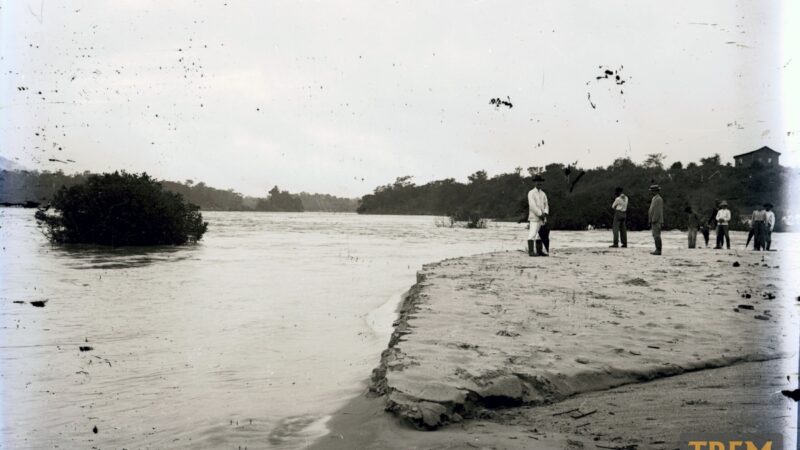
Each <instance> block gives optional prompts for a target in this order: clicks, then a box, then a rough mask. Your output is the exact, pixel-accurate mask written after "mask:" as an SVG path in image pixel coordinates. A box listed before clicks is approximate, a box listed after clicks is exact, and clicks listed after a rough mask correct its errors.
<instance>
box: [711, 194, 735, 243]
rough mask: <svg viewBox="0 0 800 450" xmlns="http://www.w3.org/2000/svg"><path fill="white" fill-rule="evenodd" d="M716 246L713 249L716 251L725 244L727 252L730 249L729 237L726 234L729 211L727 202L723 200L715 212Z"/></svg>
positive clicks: (729, 216) (728, 234) (729, 217)
mask: <svg viewBox="0 0 800 450" xmlns="http://www.w3.org/2000/svg"><path fill="white" fill-rule="evenodd" d="M716 220H717V246H716V247H714V248H716V249H721V248H722V244H723V243H725V246H726V247H727V248H728V250H730V249H731V236H730V233H729V232H728V226H729V225H728V224H729V223H730V221H731V210H730V209H728V202H726V201H725V200H723V201H721V202H719V210H717V217H716Z"/></svg>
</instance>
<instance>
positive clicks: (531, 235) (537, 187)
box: [528, 175, 550, 256]
mask: <svg viewBox="0 0 800 450" xmlns="http://www.w3.org/2000/svg"><path fill="white" fill-rule="evenodd" d="M543 182H544V178H542V176H541V175H535V176H534V177H533V184H534V188H533V189H531V190H530V191H528V222H529V223H530V229H529V231H528V255H529V256H547V253H544V252H543V251H542V240H541V238H540V237H539V229H540V228H541V227H542V225H544V224H545V223H546V222H547V216H548V215H549V214H550V207H549V205H548V204H547V195H546V194H545V193H544V191H543V190H542V183H543ZM534 243H535V245H536V252H535V253H534Z"/></svg>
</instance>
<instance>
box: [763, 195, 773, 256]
mask: <svg viewBox="0 0 800 450" xmlns="http://www.w3.org/2000/svg"><path fill="white" fill-rule="evenodd" d="M764 208H766V210H767V226H766V228H767V229H766V236H765V241H766V245H767V251H769V249H770V248H769V247H770V245H772V230H774V229H775V213H774V212H772V203H765V204H764Z"/></svg>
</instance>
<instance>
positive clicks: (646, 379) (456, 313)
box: [316, 249, 797, 448]
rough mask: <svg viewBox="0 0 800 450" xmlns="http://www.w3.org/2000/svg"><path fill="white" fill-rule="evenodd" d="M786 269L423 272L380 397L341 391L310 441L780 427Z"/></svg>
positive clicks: (462, 262)
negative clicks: (337, 404) (343, 395)
mask: <svg viewBox="0 0 800 450" xmlns="http://www.w3.org/2000/svg"><path fill="white" fill-rule="evenodd" d="M785 263H787V261H782V260H781V254H780V253H754V252H736V251H721V252H715V251H712V250H706V249H696V250H689V249H680V250H671V251H670V252H669V253H668V254H666V255H664V256H662V257H653V256H651V255H649V254H647V253H646V252H643V251H641V250H635V249H574V250H564V251H562V252H558V254H556V255H554V256H552V257H550V258H529V257H527V256H525V255H524V254H522V253H519V252H504V253H493V254H484V255H478V256H473V257H467V258H458V259H452V260H446V261H442V262H439V263H435V264H430V265H426V266H424V268H423V270H421V271H420V272H419V275H418V283H417V284H416V285H415V286H414V288H412V290H411V292H410V294H409V296H408V297H407V298H406V300H405V301H404V302H403V304H402V305H401V314H400V319H399V320H398V321H397V322H396V329H395V332H394V334H393V335H392V338H391V341H390V345H389V348H388V349H387V350H386V351H385V352H384V353H383V355H382V358H381V363H380V366H379V367H378V369H376V370H375V372H374V374H373V379H372V382H371V386H370V390H371V391H372V392H373V394H377V395H379V397H377V398H375V399H367V398H359V399H356V400H354V401H353V402H352V403H351V404H350V405H348V407H346V408H345V409H344V410H342V411H341V412H340V414H339V415H337V416H335V417H334V418H333V419H332V421H331V422H330V423H329V427H330V428H331V430H332V433H331V434H330V435H329V436H328V437H326V438H323V440H321V441H320V442H319V443H318V444H317V447H316V448H431V447H436V448H464V447H465V446H466V447H476V448H493V447H494V448H537V447H538V448H568V447H570V446H572V447H575V448H579V447H580V446H583V445H588V444H589V443H594V445H595V446H596V445H598V444H599V445H600V447H599V448H604V447H606V448H635V447H625V446H638V448H674V444H675V442H676V440H677V438H678V435H679V434H680V433H684V432H690V431H720V430H726V429H727V430H743V429H748V427H750V428H753V429H758V430H761V431H767V430H781V429H784V428H785V427H784V426H789V424H790V423H791V424H794V422H793V419H790V418H791V417H794V409H793V408H795V405H794V404H793V402H791V401H790V400H789V399H787V398H785V397H783V396H782V395H780V391H781V390H783V389H790V388H791V389H795V388H796V387H797V378H796V376H797V373H796V372H797V369H796V367H797V365H796V354H792V355H788V354H787V353H786V352H785V351H784V350H785V349H784V348H782V343H783V342H786V341H787V340H790V339H792V338H793V339H794V342H796V334H795V333H796V332H794V331H789V332H788V334H787V331H786V330H797V315H796V311H795V308H796V306H795V305H794V303H796V302H794V299H793V298H790V295H791V294H792V293H784V292H782V289H781V288H782V286H783V285H784V283H783V280H782V277H781V274H782V271H781V270H780V265H781V264H785ZM783 273H788V272H783ZM792 326H793V328H792ZM787 356H790V358H791V359H783V358H785V357H787ZM792 364H794V366H793V367H794V369H792V368H791V367H792ZM666 377H669V378H666ZM787 377H788V378H787ZM662 378H663V379H662ZM652 380H656V381H652ZM712 380H713V381H712ZM619 386H622V387H619ZM615 388H616V389H615ZM744 404H746V405H748V406H747V407H742V406H741V405H744ZM383 409H386V410H388V411H390V412H391V413H392V415H389V414H384V413H380V411H381V410H383ZM570 410H572V411H570ZM563 411H568V412H567V413H565V414H557V413H558V412H563ZM766 411H769V414H766ZM767 418H769V419H767ZM637 421H638V422H641V423H637ZM415 428H418V429H438V431H436V432H435V433H420V432H418V431H416V430H415ZM337 438H338V441H339V442H337ZM393 442H394V444H393ZM670 445H672V446H671V447H670Z"/></svg>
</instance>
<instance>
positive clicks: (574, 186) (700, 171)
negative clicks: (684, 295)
mask: <svg viewBox="0 0 800 450" xmlns="http://www.w3.org/2000/svg"><path fill="white" fill-rule="evenodd" d="M665 159H666V158H665V156H664V155H663V154H651V155H649V156H648V157H647V159H646V160H645V161H643V162H642V163H640V164H636V163H634V162H633V161H632V160H631V159H629V158H617V159H616V160H614V162H613V163H612V164H611V165H609V166H608V167H597V168H593V169H581V168H580V167H577V166H576V165H564V164H549V165H547V166H544V167H529V168H528V169H527V170H526V171H523V169H522V168H517V169H516V170H515V171H514V172H512V173H503V174H499V175H496V176H493V177H489V176H488V175H487V173H486V172H485V171H482V170H481V171H478V172H475V173H473V174H472V175H470V176H469V177H468V181H467V183H461V182H458V181H456V180H454V179H452V178H448V179H444V180H437V181H432V182H430V183H426V184H423V185H416V184H414V182H413V180H412V177H411V176H403V177H399V178H397V179H396V180H395V182H394V183H392V184H387V185H383V186H378V187H377V188H376V189H375V190H374V192H373V193H372V194H368V195H365V196H364V197H362V199H361V202H360V204H359V206H358V209H357V212H358V213H360V214H423V215H438V216H450V217H453V218H455V219H456V220H467V218H469V217H475V216H480V217H485V218H490V219H494V220H506V221H509V220H516V219H518V218H520V217H521V216H522V215H524V213H525V211H526V210H527V200H526V195H527V192H528V190H530V189H531V187H532V185H531V183H530V177H531V176H533V175H534V174H540V175H542V176H543V177H544V178H545V182H544V186H543V189H544V191H545V192H546V193H547V196H548V199H549V203H550V219H549V220H550V223H551V226H552V227H553V228H555V229H562V230H584V229H586V228H587V227H589V226H592V227H595V228H605V227H610V226H611V221H612V211H611V203H612V202H613V200H614V189H615V188H616V187H617V186H621V187H623V188H624V189H625V193H626V195H627V196H628V198H629V207H628V227H629V228H630V229H633V230H642V229H646V228H647V227H648V223H647V211H648V208H649V205H650V198H651V194H650V193H649V192H648V188H649V186H650V185H651V184H652V183H658V184H659V185H660V186H661V188H662V190H661V195H662V197H663V198H664V215H665V228H684V227H685V224H686V220H687V214H686V213H685V208H686V207H687V206H691V207H692V208H693V210H694V211H696V212H698V213H699V215H700V217H701V218H706V217H710V216H711V214H712V213H713V211H714V209H715V207H716V205H717V203H718V202H719V201H721V200H727V201H728V203H729V205H730V206H731V212H732V215H733V217H734V220H733V222H734V223H733V224H732V227H733V229H745V228H746V225H745V224H744V223H742V222H743V220H737V218H739V217H740V216H741V219H744V218H745V217H747V216H749V214H750V213H752V211H753V209H754V208H755V207H756V206H757V205H760V204H763V203H764V202H770V203H772V204H774V205H775V210H776V216H777V217H781V213H782V211H783V212H785V210H783V209H782V208H785V206H788V204H789V203H788V198H786V196H787V193H786V189H785V187H786V186H788V185H789V180H790V177H791V176H793V175H794V176H797V171H796V170H795V171H794V173H793V172H792V170H791V169H789V168H785V167H780V166H778V167H762V166H759V165H758V164H755V165H753V166H751V167H749V168H737V167H733V166H732V165H731V164H722V163H721V161H720V157H719V155H713V156H711V157H708V158H702V159H700V162H699V163H694V162H692V163H689V164H687V165H686V166H684V165H683V164H682V163H681V162H675V163H673V164H672V165H670V166H668V167H667V166H665V164H664V162H665ZM776 226H777V227H778V228H779V227H780V224H778V225H776Z"/></svg>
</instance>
